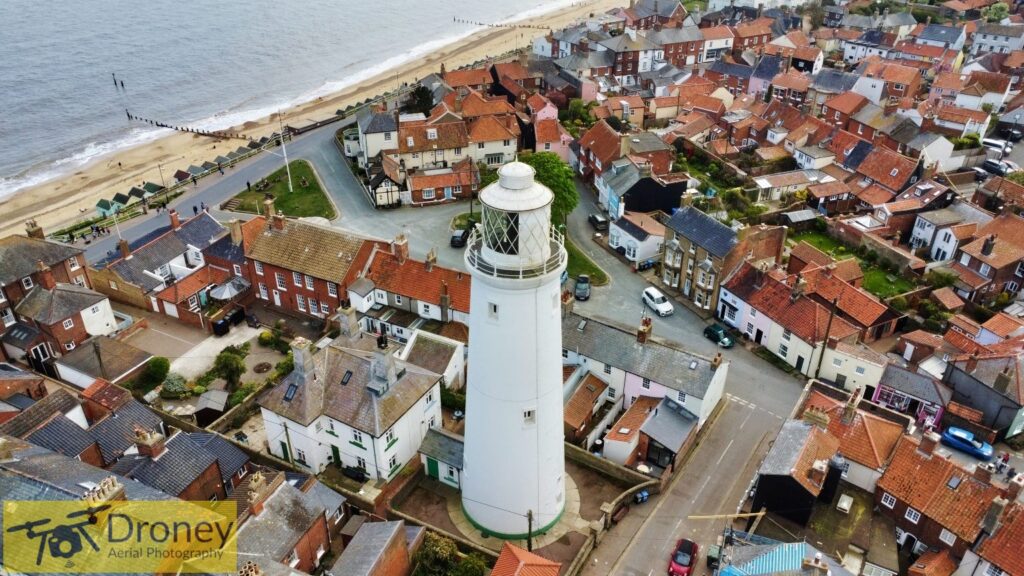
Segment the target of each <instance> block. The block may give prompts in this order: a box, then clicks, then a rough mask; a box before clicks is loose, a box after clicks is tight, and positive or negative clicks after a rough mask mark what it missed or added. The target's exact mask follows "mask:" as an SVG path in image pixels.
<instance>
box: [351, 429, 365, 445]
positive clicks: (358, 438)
mask: <svg viewBox="0 0 1024 576" xmlns="http://www.w3.org/2000/svg"><path fill="white" fill-rule="evenodd" d="M352 441H353V442H356V443H358V444H359V445H362V444H363V433H362V432H360V431H359V430H353V431H352Z"/></svg>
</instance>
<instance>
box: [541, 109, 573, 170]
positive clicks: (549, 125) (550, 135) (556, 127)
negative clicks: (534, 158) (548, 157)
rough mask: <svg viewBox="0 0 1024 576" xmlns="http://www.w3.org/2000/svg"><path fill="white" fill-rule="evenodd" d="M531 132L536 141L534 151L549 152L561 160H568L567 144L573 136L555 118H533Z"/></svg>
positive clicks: (570, 142)
mask: <svg viewBox="0 0 1024 576" xmlns="http://www.w3.org/2000/svg"><path fill="white" fill-rule="evenodd" d="M533 134H534V139H535V141H536V144H535V146H534V152H551V153H554V154H557V155H558V157H559V158H561V159H562V161H563V162H569V145H570V144H572V141H573V138H572V135H571V134H569V132H567V131H566V129H565V127H564V126H562V123H561V122H559V121H558V119H557V118H544V119H537V120H535V121H534V123H533Z"/></svg>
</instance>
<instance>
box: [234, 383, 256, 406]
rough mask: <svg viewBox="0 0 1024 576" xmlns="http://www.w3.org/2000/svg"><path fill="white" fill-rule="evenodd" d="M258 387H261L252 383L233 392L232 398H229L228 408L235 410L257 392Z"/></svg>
mask: <svg viewBox="0 0 1024 576" xmlns="http://www.w3.org/2000/svg"><path fill="white" fill-rule="evenodd" d="M258 386H259V385H258V384H256V383H255V382H250V383H248V384H246V385H244V386H242V387H241V388H239V389H238V390H235V391H234V392H232V393H231V396H228V408H233V407H235V406H238V405H239V404H241V403H242V402H243V401H245V399H246V398H247V397H248V396H249V395H250V394H252V393H253V392H255V391H256V388H257V387H258Z"/></svg>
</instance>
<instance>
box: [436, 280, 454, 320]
mask: <svg viewBox="0 0 1024 576" xmlns="http://www.w3.org/2000/svg"><path fill="white" fill-rule="evenodd" d="M438 300H439V302H438V305H439V306H440V307H441V322H448V321H450V320H451V318H450V317H449V314H450V313H451V308H452V296H451V294H449V293H448V282H447V281H445V280H442V281H441V297H440V298H438Z"/></svg>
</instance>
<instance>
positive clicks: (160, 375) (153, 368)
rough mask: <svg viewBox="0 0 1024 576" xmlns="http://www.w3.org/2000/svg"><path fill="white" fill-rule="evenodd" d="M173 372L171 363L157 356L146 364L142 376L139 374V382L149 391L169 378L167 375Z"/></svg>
mask: <svg viewBox="0 0 1024 576" xmlns="http://www.w3.org/2000/svg"><path fill="white" fill-rule="evenodd" d="M170 371H171V361H170V360H168V359H167V358H164V357H163V356H156V357H153V358H150V359H149V362H147V363H146V367H145V368H143V369H142V374H139V382H140V383H141V387H142V388H145V389H146V390H147V391H148V390H152V389H153V388H155V387H156V385H157V384H159V383H161V382H163V381H164V380H165V379H166V378H167V373H168V372H170Z"/></svg>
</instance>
